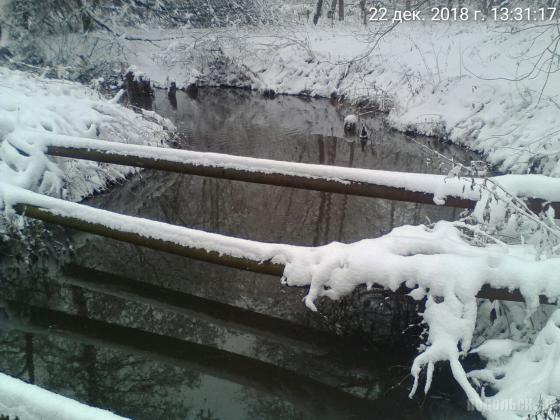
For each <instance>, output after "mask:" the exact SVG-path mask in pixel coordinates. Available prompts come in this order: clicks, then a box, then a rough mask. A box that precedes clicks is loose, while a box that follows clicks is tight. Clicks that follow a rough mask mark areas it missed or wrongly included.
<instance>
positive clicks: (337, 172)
mask: <svg viewBox="0 0 560 420" xmlns="http://www.w3.org/2000/svg"><path fill="white" fill-rule="evenodd" d="M19 136H20V139H22V140H25V141H27V142H28V143H33V144H34V145H35V146H36V147H37V148H38V149H39V150H40V151H42V152H45V151H46V148H47V146H62V147H68V148H84V149H92V150H97V151H101V152H104V153H110V154H115V155H122V156H137V157H141V158H153V159H156V160H158V159H159V160H166V161H170V162H177V163H185V164H191V165H195V166H201V167H220V168H227V169H238V170H242V171H247V172H256V173H258V172H260V173H266V174H272V173H274V174H280V175H293V176H300V177H305V178H314V179H317V178H320V179H325V180H334V181H338V182H342V183H351V182H362V183H368V184H372V185H382V186H388V187H397V188H404V189H406V190H408V191H414V192H422V193H427V194H431V195H433V196H434V203H436V204H440V205H443V204H445V198H446V197H449V196H452V197H460V198H464V199H467V200H479V199H480V198H481V195H482V186H483V185H484V184H485V183H487V182H488V181H485V180H484V179H482V178H467V177H458V176H445V175H434V174H422V173H409V172H397V171H381V170H373V169H361V168H346V167H341V166H330V165H316V164H305V163H299V162H285V161H278V160H271V159H257V158H251V157H244V156H235V155H226V154H220V153H210V152H195V151H190V150H176V149H164V148H154V147H149V146H142V145H134V144H121V143H113V142H107V141H102V140H95V139H84V138H79V137H73V136H63V135H55V134H44V133H40V134H38V133H36V132H23V131H22V132H20V133H19ZM488 180H489V181H490V182H492V183H495V184H497V185H500V186H502V187H503V188H504V189H505V190H506V191H508V192H509V193H511V194H513V195H514V196H517V197H522V198H538V199H543V200H545V201H560V179H558V178H551V177H546V176H542V175H522V176H521V175H502V176H497V177H491V178H488Z"/></svg>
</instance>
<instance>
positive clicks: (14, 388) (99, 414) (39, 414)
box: [0, 373, 124, 420]
mask: <svg viewBox="0 0 560 420" xmlns="http://www.w3.org/2000/svg"><path fill="white" fill-rule="evenodd" d="M0 415H9V416H13V417H16V416H17V417H18V418H20V419H22V420H24V419H25V420H48V419H53V420H54V419H56V420H118V419H121V420H122V419H124V417H120V416H117V415H116V414H113V413H111V412H110V411H107V410H101V409H99V408H94V407H90V406H88V405H85V404H80V403H79V402H77V401H74V400H71V399H70V398H66V397H63V396H61V395H58V394H55V393H53V392H49V391H46V390H44V389H42V388H39V387H38V386H35V385H30V384H27V383H25V382H23V381H20V380H19V379H15V378H11V377H9V376H7V375H4V374H2V373H0ZM10 418H12V417H10Z"/></svg>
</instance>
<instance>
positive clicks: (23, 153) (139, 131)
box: [0, 67, 172, 200]
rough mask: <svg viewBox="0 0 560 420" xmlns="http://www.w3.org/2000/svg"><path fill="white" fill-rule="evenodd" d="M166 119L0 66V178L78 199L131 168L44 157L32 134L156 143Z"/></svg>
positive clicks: (164, 133) (162, 135)
mask: <svg viewBox="0 0 560 420" xmlns="http://www.w3.org/2000/svg"><path fill="white" fill-rule="evenodd" d="M148 118H149V119H148ZM170 124H171V123H169V122H167V121H165V120H163V119H162V118H161V117H158V116H157V115H156V114H155V113H151V114H149V115H143V114H139V113H135V112H134V111H132V110H130V109H127V108H125V107H123V106H122V105H119V104H117V103H115V102H114V101H110V100H107V99H104V98H103V97H101V96H100V94H99V93H97V92H95V91H93V90H91V89H89V88H87V87H85V86H83V85H80V84H78V83H72V82H67V81H63V80H53V79H45V78H41V77H38V76H33V75H30V74H27V73H23V72H19V71H10V70H8V69H5V68H1V67H0V180H1V181H2V182H5V183H9V184H11V185H17V186H20V187H23V188H27V189H29V190H33V191H38V192H42V193H45V194H49V195H53V196H64V197H66V198H68V199H71V200H78V199H80V198H83V197H85V196H87V195H89V194H91V193H92V192H94V191H96V190H99V189H102V188H104V187H105V186H106V185H107V184H108V183H111V182H115V181H118V180H120V179H123V178H124V177H125V176H126V175H127V174H128V173H130V172H131V171H134V170H135V169H133V168H127V167H123V166H114V165H105V164H98V163H94V162H86V161H78V160H69V159H58V158H47V157H46V156H45V154H44V153H43V151H42V150H41V146H40V145H39V146H37V145H35V141H36V140H37V139H41V137H42V136H43V135H47V134H61V135H70V136H76V137H81V138H100V139H104V140H106V141H111V142H123V143H140V144H150V145H154V146H156V145H161V143H162V142H163V141H164V139H166V137H167V134H168V132H167V131H166V130H165V129H164V128H165V127H167V128H169V129H172V126H171V125H170ZM30 133H33V134H32V135H30Z"/></svg>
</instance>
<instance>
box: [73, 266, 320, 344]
mask: <svg viewBox="0 0 560 420" xmlns="http://www.w3.org/2000/svg"><path fill="white" fill-rule="evenodd" d="M62 281H63V282H64V283H66V284H71V285H74V286H78V287H82V288H85V289H88V290H93V291H95V292H99V293H104V294H108V295H111V296H115V297H119V298H123V299H127V300H133V301H136V302H142V303H147V304H150V305H152V306H155V307H159V308H162V309H165V310H171V311H173V312H177V313H182V314H186V315H188V316H194V317H195V318H198V319H204V320H206V321H209V322H211V323H212V324H215V325H219V326H222V327H225V328H234V329H237V330H240V331H244V332H248V333H250V334H254V335H256V336H259V337H263V338H270V339H272V340H275V341H276V342H281V343H284V344H288V345H295V346H297V347H300V348H301V347H304V348H309V349H310V350H314V351H317V350H319V347H318V346H320V345H324V344H328V342H329V341H331V337H330V336H329V335H328V334H327V333H322V332H320V331H317V330H315V329H313V328H307V327H305V326H303V325H300V324H296V323H293V322H290V321H286V320H284V319H280V318H276V317H272V316H268V315H263V314H260V313H257V312H254V311H250V310H248V309H243V308H238V307H236V306H232V305H228V304H225V303H221V302H217V301H215V300H211V299H205V298H201V297H198V296H195V295H191V294H188V293H184V292H179V291H175V290H171V289H166V288H163V287H159V286H156V285H153V284H149V283H145V282H140V281H137V280H132V279H129V278H126V277H122V276H117V275H115V274H111V273H107V272H103V271H98V270H94V269H91V268H87V267H82V266H78V265H70V266H68V267H67V268H66V269H65V270H64V272H63V276H62Z"/></svg>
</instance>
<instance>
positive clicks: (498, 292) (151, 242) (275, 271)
mask: <svg viewBox="0 0 560 420" xmlns="http://www.w3.org/2000/svg"><path fill="white" fill-rule="evenodd" d="M15 209H16V211H17V212H18V213H19V214H23V215H25V216H28V217H32V218H34V219H38V220H42V221H44V222H48V223H55V224H58V225H62V226H66V227H69V228H72V229H77V230H80V231H83V232H88V233H93V234H95V235H100V236H105V237H107V238H112V239H117V240H119V241H123V242H128V243H131V244H135V245H140V246H145V247H147V248H151V249H155V250H158V251H163V252H168V253H171V254H176V255H180V256H183V257H188V258H193V259H196V260H201V261H206V262H210V263H213V264H218V265H224V266H227V267H232V268H238V269H241V270H247V271H252V272H255V273H261V274H270V275H273V276H276V277H280V276H282V274H283V273H284V266H283V265H282V264H277V263H273V262H271V261H262V262H259V261H254V260H250V259H247V258H240V257H234V256H231V255H226V254H223V253H222V254H219V253H218V252H215V251H208V250H206V249H204V248H195V247H188V246H185V245H180V244H176V243H173V242H168V241H164V240H161V239H156V238H149V237H145V236H142V235H139V234H137V233H134V232H127V231H121V230H118V229H114V228H110V227H107V226H104V225H102V224H100V223H92V222H88V221H85V220H82V219H78V218H74V217H69V216H64V215H60V214H56V213H54V212H52V211H50V210H48V209H44V208H39V207H36V206H31V205H26V204H18V205H16V206H15ZM409 291H410V290H408V289H406V288H401V289H399V293H408V292H409ZM477 297H478V298H481V299H492V300H507V301H513V302H523V301H524V300H523V296H522V295H521V293H520V292H519V291H518V290H515V291H509V290H507V289H493V288H490V287H489V286H487V285H485V286H483V287H482V289H481V290H480V292H479V293H478V294H477ZM540 301H541V303H544V304H546V303H548V300H547V299H546V297H545V296H541V297H540Z"/></svg>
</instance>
